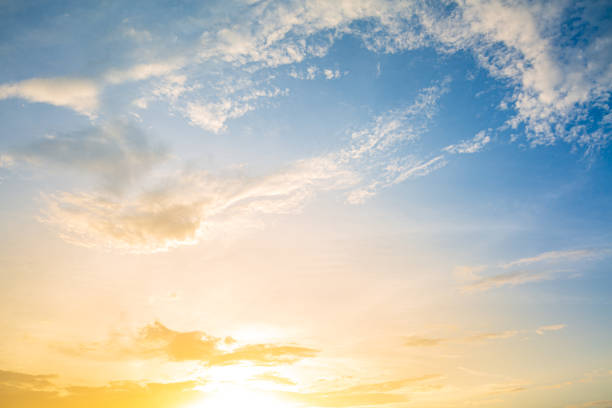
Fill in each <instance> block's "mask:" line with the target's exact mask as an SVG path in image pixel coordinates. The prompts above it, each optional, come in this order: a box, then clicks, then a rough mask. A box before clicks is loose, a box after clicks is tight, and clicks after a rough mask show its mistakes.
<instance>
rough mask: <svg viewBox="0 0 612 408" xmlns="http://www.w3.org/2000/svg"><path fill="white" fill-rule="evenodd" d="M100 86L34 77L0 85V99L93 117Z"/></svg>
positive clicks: (77, 81)
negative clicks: (49, 106) (15, 100)
mask: <svg viewBox="0 0 612 408" xmlns="http://www.w3.org/2000/svg"><path fill="white" fill-rule="evenodd" d="M99 93H100V87H99V85H98V84H96V83H95V82H94V81H91V80H88V79H75V78H33V79H28V80H25V81H21V82H15V83H10V84H3V85H0V100H1V99H7V98H21V99H25V100H27V101H29V102H40V103H48V104H50V105H55V106H62V107H66V108H70V109H73V110H75V111H76V112H78V113H80V114H83V115H86V116H90V117H94V116H95V113H96V110H97V108H98V105H99V100H98V98H99Z"/></svg>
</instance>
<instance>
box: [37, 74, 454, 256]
mask: <svg viewBox="0 0 612 408" xmlns="http://www.w3.org/2000/svg"><path fill="white" fill-rule="evenodd" d="M447 83H448V81H447V80H445V81H442V82H440V83H436V84H434V85H433V86H431V87H428V88H426V89H424V90H423V91H422V92H421V93H420V94H419V95H418V96H417V98H416V100H415V102H414V103H412V104H410V105H408V106H407V107H405V108H402V109H399V110H393V111H391V112H388V113H387V114H384V115H381V116H379V117H377V118H376V119H375V120H374V121H373V123H372V125H371V126H367V127H365V128H363V129H361V130H357V131H354V132H352V133H351V134H350V139H349V141H348V143H347V144H346V145H345V146H343V147H341V148H340V149H338V150H337V151H334V152H330V153H326V154H323V155H320V156H315V157H311V158H307V159H302V160H297V161H295V162H294V163H291V164H290V165H288V166H286V167H285V168H281V169H279V170H277V171H275V172H272V173H270V174H268V175H265V176H260V177H246V176H244V175H243V176H236V175H235V174H233V175H223V174H216V175H215V174H210V173H207V172H203V171H192V170H189V171H177V172H175V173H174V174H171V175H169V176H165V177H164V178H161V179H155V181H154V182H152V183H151V185H152V186H153V187H151V188H149V189H143V190H141V191H137V192H132V193H130V194H124V195H122V196H109V195H108V194H105V193H104V192H61V193H56V194H48V195H46V202H47V208H46V210H45V211H44V214H43V216H42V217H41V219H42V220H43V221H44V222H46V223H49V224H51V225H53V226H56V227H58V228H59V230H60V234H61V236H62V237H63V238H64V239H66V240H67V241H69V242H72V243H75V244H79V245H84V246H101V247H105V248H113V249H121V250H126V251H130V252H151V251H159V250H166V249H168V248H172V247H175V246H179V245H186V244H194V243H197V242H198V241H199V240H200V239H202V238H203V237H206V236H207V235H208V236H214V234H215V231H218V230H219V229H224V228H225V229H228V228H229V229H231V228H232V225H237V224H241V223H243V224H244V223H246V224H248V223H249V222H250V221H248V220H249V219H253V216H256V215H257V214H286V213H292V212H296V211H299V210H300V209H301V208H302V207H303V206H304V205H305V203H306V202H308V200H309V199H310V198H312V197H313V196H315V195H316V194H318V193H320V192H323V191H332V190H339V191H345V192H346V191H347V190H349V189H352V190H351V191H348V193H347V195H348V198H347V200H348V201H349V202H350V203H359V202H362V201H363V200H364V199H365V198H367V197H369V196H372V195H374V194H376V193H377V192H378V191H379V190H380V189H383V188H387V187H390V186H392V185H395V184H397V183H401V182H403V181H405V180H407V179H409V178H414V177H422V176H425V175H427V174H429V173H430V172H431V171H434V170H436V169H438V168H440V167H442V166H443V165H444V164H445V160H444V157H443V156H441V155H437V156H434V157H433V158H427V159H420V158H418V157H416V156H412V155H405V156H399V157H398V156H397V154H396V151H397V150H398V149H399V148H400V147H405V146H407V145H410V144H411V143H414V142H416V141H417V140H418V138H419V137H420V136H421V135H422V134H423V133H424V132H425V131H426V130H427V129H428V126H429V123H430V121H431V120H432V118H433V117H434V115H435V112H436V109H437V103H438V100H439V98H440V97H441V96H442V95H443V94H444V93H445V92H446V89H447V88H446V84H447ZM73 142H74V141H71V143H73ZM45 143H46V144H51V145H52V146H53V145H54V143H57V142H45ZM79 143H85V141H83V140H79ZM79 143H76V142H74V143H73V144H74V146H77V145H79ZM51 150H52V151H53V149H51ZM77 150H78V149H77ZM62 152H63V150H62ZM152 152H153V150H151V149H142V153H141V154H142V155H144V156H143V157H149V156H151V155H150V154H149V153H152ZM124 156H127V157H130V160H127V157H124ZM131 156H132V155H129V154H124V155H122V156H121V157H124V158H125V159H126V160H125V161H126V167H127V168H128V169H129V168H131V167H133V168H134V169H142V170H145V168H144V167H143V166H142V164H147V165H148V164H150V161H147V160H144V161H143V160H136V159H138V157H136V158H132V157H131ZM149 158H154V159H156V160H157V159H163V155H159V156H157V155H153V156H151V157H149ZM103 159H104V158H103V157H100V161H99V162H98V161H96V160H94V161H93V162H92V161H91V160H89V161H85V163H87V164H88V165H94V164H95V166H94V167H95V168H96V170H101V169H104V166H103V164H102V162H104V160H106V159H108V160H106V161H107V162H108V165H109V166H110V167H109V168H110V169H116V168H117V166H116V163H115V162H118V163H121V160H115V161H113V160H110V159H111V158H110V157H107V158H106V159H104V160H103ZM115 159H116V158H115ZM132 159H134V160H132ZM45 160H47V161H53V160H54V159H53V155H51V156H50V157H48V158H46V159H45ZM81 161H83V160H82V159H79V160H78V161H77V162H76V163H75V164H76V165H77V166H76V167H78V165H80V164H82V163H81ZM62 163H63V164H66V165H68V164H69V163H70V162H69V161H68V162H66V161H63V160H62ZM130 163H132V164H133V166H131V167H130V165H128V164H130ZM103 173H104V172H103ZM111 175H112V174H111ZM111 178H112V177H111Z"/></svg>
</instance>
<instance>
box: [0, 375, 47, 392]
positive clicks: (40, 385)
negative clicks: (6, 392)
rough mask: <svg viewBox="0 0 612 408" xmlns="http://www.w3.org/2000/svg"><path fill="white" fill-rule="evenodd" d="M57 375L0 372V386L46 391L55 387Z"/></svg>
mask: <svg viewBox="0 0 612 408" xmlns="http://www.w3.org/2000/svg"><path fill="white" fill-rule="evenodd" d="M56 377H57V376H56V375H49V374H45V375H41V374H38V375H31V374H24V373H18V372H14V371H6V370H0V386H4V387H14V388H20V389H36V390H39V389H46V388H49V387H53V381H52V380H53V379H55V378H56Z"/></svg>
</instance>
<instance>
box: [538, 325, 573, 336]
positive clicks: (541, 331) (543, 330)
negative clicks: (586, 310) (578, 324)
mask: <svg viewBox="0 0 612 408" xmlns="http://www.w3.org/2000/svg"><path fill="white" fill-rule="evenodd" d="M566 327H567V325H565V324H553V325H549V326H540V327H538V328H537V329H536V333H538V334H539V335H540V336H542V335H544V334H545V333H546V332H547V331H557V330H561V329H564V328H566Z"/></svg>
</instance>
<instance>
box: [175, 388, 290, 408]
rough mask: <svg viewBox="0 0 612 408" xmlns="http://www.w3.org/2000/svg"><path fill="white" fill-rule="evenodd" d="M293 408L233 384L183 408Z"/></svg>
mask: <svg viewBox="0 0 612 408" xmlns="http://www.w3.org/2000/svg"><path fill="white" fill-rule="evenodd" d="M243 407H249V408H293V407H297V405H295V404H293V403H290V402H288V401H286V400H282V399H280V398H279V397H277V396H275V395H272V393H270V392H263V391H258V390H253V389H250V388H248V387H245V386H239V385H235V384H223V385H221V386H219V387H216V389H215V390H214V391H213V392H211V394H210V395H208V396H206V397H204V398H203V399H202V400H201V401H199V402H197V403H196V404H192V405H189V406H188V407H185V408H243Z"/></svg>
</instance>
